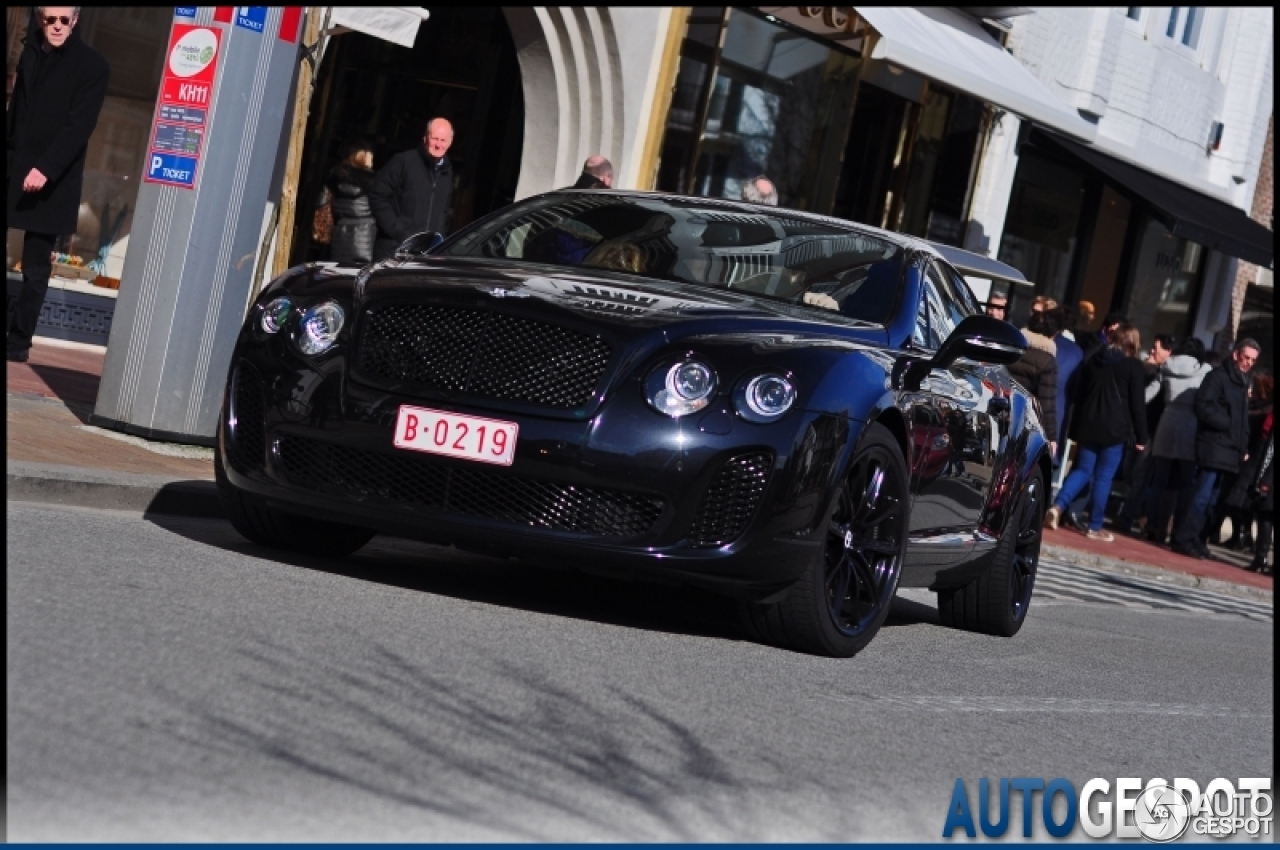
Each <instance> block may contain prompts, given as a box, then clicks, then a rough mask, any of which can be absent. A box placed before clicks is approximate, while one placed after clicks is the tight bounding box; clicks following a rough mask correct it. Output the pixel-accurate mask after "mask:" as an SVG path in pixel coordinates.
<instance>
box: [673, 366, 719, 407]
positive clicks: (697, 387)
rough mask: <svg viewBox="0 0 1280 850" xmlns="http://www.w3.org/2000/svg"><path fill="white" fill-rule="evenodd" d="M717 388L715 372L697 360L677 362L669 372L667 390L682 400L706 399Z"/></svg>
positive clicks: (695, 400) (697, 400) (696, 400)
mask: <svg viewBox="0 0 1280 850" xmlns="http://www.w3.org/2000/svg"><path fill="white" fill-rule="evenodd" d="M715 388H716V376H715V373H714V372H712V371H711V367H710V366H707V365H705V364H702V363H698V362H697V361H692V362H689V363H677V364H676V365H675V366H672V367H671V369H670V371H668V372H667V390H668V391H669V392H671V393H673V394H674V395H676V396H677V397H679V398H680V399H681V400H682V401H686V402H691V403H693V402H699V401H704V400H706V399H707V398H708V397H710V395H711V393H712V392H714V391H715Z"/></svg>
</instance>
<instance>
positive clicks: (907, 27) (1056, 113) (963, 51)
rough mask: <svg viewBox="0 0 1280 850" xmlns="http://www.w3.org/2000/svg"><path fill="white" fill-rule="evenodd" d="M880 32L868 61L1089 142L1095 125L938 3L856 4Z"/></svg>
mask: <svg viewBox="0 0 1280 850" xmlns="http://www.w3.org/2000/svg"><path fill="white" fill-rule="evenodd" d="M854 9H856V10H857V12H858V14H859V15H860V16H861V17H862V18H863V19H864V20H866V22H867V23H869V24H870V25H871V27H872V29H874V30H875V31H876V32H877V33H878V34H879V35H880V38H879V39H878V40H877V41H876V45H875V48H874V49H873V50H872V51H871V58H872V59H883V60H885V61H886V62H892V63H893V64H895V65H901V66H902V67H903V68H907V69H910V70H912V71H915V72H916V73H918V74H921V75H923V76H925V77H929V78H930V79H934V80H937V81H938V82H940V83H944V84H945V85H948V86H950V87H952V88H955V89H958V90H959V91H961V92H964V93H965V94H968V95H971V96H973V97H976V98H978V99H980V100H985V101H988V102H990V103H993V104H995V105H996V106H999V107H1002V108H1004V109H1007V110H1008V111H1010V112H1012V113H1014V114H1015V115H1019V116H1021V117H1023V118H1028V119H1030V120H1031V121H1033V122H1035V123H1037V124H1040V125H1042V126H1045V127H1051V128H1053V129H1055V130H1058V131H1059V132H1062V133H1066V134H1067V135H1069V136H1072V137H1073V138H1076V139H1081V140H1083V141H1086V142H1091V141H1093V138H1094V136H1095V134H1096V132H1097V131H1096V128H1095V127H1094V126H1093V125H1092V124H1090V123H1089V122H1088V121H1085V120H1084V119H1083V118H1081V117H1080V116H1079V115H1078V114H1077V113H1076V111H1075V110H1074V109H1072V108H1071V107H1070V106H1069V105H1068V104H1066V103H1064V102H1063V101H1062V100H1061V99H1060V98H1058V96H1057V95H1055V94H1054V93H1053V92H1052V91H1050V90H1049V89H1048V88H1047V87H1046V86H1045V85H1044V84H1043V83H1041V82H1040V81H1039V80H1037V79H1036V78H1035V77H1034V76H1033V75H1032V74H1031V72H1030V71H1028V70H1027V69H1026V68H1024V67H1023V66H1022V64H1021V63H1020V62H1018V60H1017V59H1015V58H1013V56H1012V55H1010V54H1009V53H1008V52H1007V51H1006V50H1005V49H1004V48H1003V47H1001V46H1000V45H999V44H998V43H997V42H996V41H995V39H993V38H992V37H991V36H989V35H988V34H987V33H986V32H985V31H984V30H983V29H982V27H981V25H979V24H978V22H977V21H976V20H974V19H972V18H969V17H968V16H966V15H964V14H961V13H960V12H955V11H952V10H950V9H946V8H941V7H914V6H913V7H903V6H893V7H889V6H855V7H854Z"/></svg>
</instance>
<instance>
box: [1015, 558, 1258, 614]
mask: <svg viewBox="0 0 1280 850" xmlns="http://www.w3.org/2000/svg"><path fill="white" fill-rule="evenodd" d="M1032 595H1033V598H1038V599H1040V600H1052V601H1058V602H1083V603H1094V604H1104V605H1121V606H1124V607H1126V608H1135V609H1146V610H1166V611H1183V612H1188V611H1189V612H1198V613H1205V614H1219V615H1228V616H1233V617H1244V618H1245V619H1249V620H1253V621H1256V622H1262V623H1271V622H1273V621H1274V619H1275V606H1274V604H1273V603H1269V602H1264V601H1256V602H1255V601H1252V600H1249V599H1241V598H1238V597H1234V596H1228V595H1227V594H1224V593H1218V592H1216V591H1213V590H1207V589H1205V588H1200V587H1181V586H1171V585H1167V584H1162V583H1161V582H1159V581H1158V580H1155V579H1147V578H1143V577H1140V576H1132V575H1124V576H1119V575H1116V574H1114V573H1108V572H1105V571H1102V570H1096V569H1092V568H1090V567H1082V566H1076V565H1072V564H1062V563H1058V562H1056V561H1051V560H1042V561H1041V562H1040V564H1039V566H1038V568H1037V572H1036V583H1035V590H1034V592H1033V594H1032Z"/></svg>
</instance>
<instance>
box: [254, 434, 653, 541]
mask: <svg viewBox="0 0 1280 850" xmlns="http://www.w3.org/2000/svg"><path fill="white" fill-rule="evenodd" d="M277 446H278V450H279V454H280V463H281V466H282V467H283V469H284V472H285V475H286V476H287V477H288V479H289V481H290V482H291V483H293V484H297V485H299V486H305V487H317V486H318V487H323V488H327V489H331V490H337V491H339V492H343V493H347V494H350V495H355V496H360V497H363V498H368V499H374V500H377V501H385V502H392V503H396V504H400V505H405V506H418V507H425V508H431V509H435V510H439V511H443V512H445V513H453V514H462V515H465V516H472V517H482V518H485V519H492V520H498V521H500V522H507V523H511V524H513V525H521V526H532V527H535V528H546V529H552V530H555V531H569V532H574V533H578V534H593V535H598V536H602V537H635V536H638V535H642V534H645V533H647V532H648V531H649V530H650V529H651V528H652V527H653V524H654V522H656V521H657V519H658V517H659V516H660V515H661V514H662V511H663V508H664V506H665V500H663V499H662V498H661V497H658V496H649V495H645V494H642V493H628V492H623V491H619V490H606V489H603V488H600V487H580V486H577V485H574V484H561V483H557V482H552V481H541V480H538V479H533V478H522V477H519V476H514V475H509V474H505V473H501V472H496V471H490V470H485V469H458V468H453V467H450V466H445V465H443V464H441V463H440V462H439V461H437V460H435V459H434V458H429V457H420V456H416V455H412V454H408V453H405V454H395V455H387V454H380V453H377V452H366V451H358V450H355V449H349V448H345V447H343V446H335V445H330V444H328V443H323V442H319V441H317V440H310V439H306V438H303V437H293V436H287V437H282V438H281V439H280V440H279V441H278V442H277Z"/></svg>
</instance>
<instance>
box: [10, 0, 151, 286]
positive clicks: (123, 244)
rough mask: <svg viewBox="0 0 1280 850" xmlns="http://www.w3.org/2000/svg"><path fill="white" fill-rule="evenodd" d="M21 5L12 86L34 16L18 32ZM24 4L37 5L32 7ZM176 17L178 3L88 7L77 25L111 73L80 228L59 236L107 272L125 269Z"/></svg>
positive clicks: (65, 248) (13, 252)
mask: <svg viewBox="0 0 1280 850" xmlns="http://www.w3.org/2000/svg"><path fill="white" fill-rule="evenodd" d="M14 8H15V7H10V10H9V11H10V16H9V23H10V32H9V46H10V50H9V72H10V86H12V79H13V73H14V72H15V71H16V67H17V60H18V55H19V52H20V49H17V48H15V45H17V46H18V47H19V48H20V44H21V38H22V37H23V36H25V33H26V25H27V22H28V15H27V14H23V15H22V16H21V17H20V18H19V20H20V21H21V29H19V30H17V31H16V32H15V30H14V28H13V26H12V25H13V23H14V20H15V16H14V15H13V11H14ZM17 8H18V9H21V10H23V11H24V12H29V10H30V8H31V7H17ZM172 21H173V7H172V6H166V7H155V8H152V7H139V6H132V7H111V8H98V7H93V6H85V7H82V8H81V11H80V20H79V23H78V24H77V25H76V30H77V32H78V33H79V34H80V37H81V38H82V39H84V41H85V43H86V44H88V45H89V46H90V47H93V48H94V49H95V50H97V51H98V52H99V53H101V54H102V55H103V57H104V58H105V59H106V60H107V64H108V65H110V66H111V79H110V84H109V88H108V89H107V97H106V100H105V102H104V103H103V107H102V112H101V114H100V115H99V118H98V124H97V127H96V128H95V129H94V132H93V135H92V136H91V137H90V139H89V147H88V151H87V153H86V158H85V169H84V188H83V190H82V191H81V195H80V214H79V220H78V222H77V226H76V232H75V233H73V234H70V235H68V236H66V237H65V238H63V239H61V240H59V243H58V246H57V249H58V251H59V252H61V253H65V254H67V255H69V257H74V258H75V260H74V262H75V263H76V264H78V265H81V266H83V267H86V268H90V269H92V270H93V271H96V272H98V273H99V274H100V275H103V276H105V277H107V278H114V279H116V280H118V279H119V277H120V273H121V271H122V269H123V268H124V258H125V254H126V252H127V251H128V245H129V235H130V231H131V230H132V226H133V212H134V207H135V205H136V203H135V202H136V199H137V195H138V186H139V183H140V181H141V178H142V167H143V164H144V163H145V161H146V151H147V143H148V141H150V130H151V117H152V113H153V112H154V111H155V101H156V95H157V93H158V92H159V89H160V75H161V72H162V70H163V63H164V55H165V47H166V45H167V44H168V38H169V27H170V25H171V24H172ZM20 233H21V232H20V231H14V230H9V231H8V233H7V239H6V243H7V244H6V247H7V254H8V256H9V259H10V260H11V262H10V264H9V265H12V261H13V260H15V259H16V258H17V257H18V256H20V255H21V241H20V240H21V236H20ZM15 245H16V246H17V248H16V249H15ZM57 273H58V269H57V267H55V274H57Z"/></svg>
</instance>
